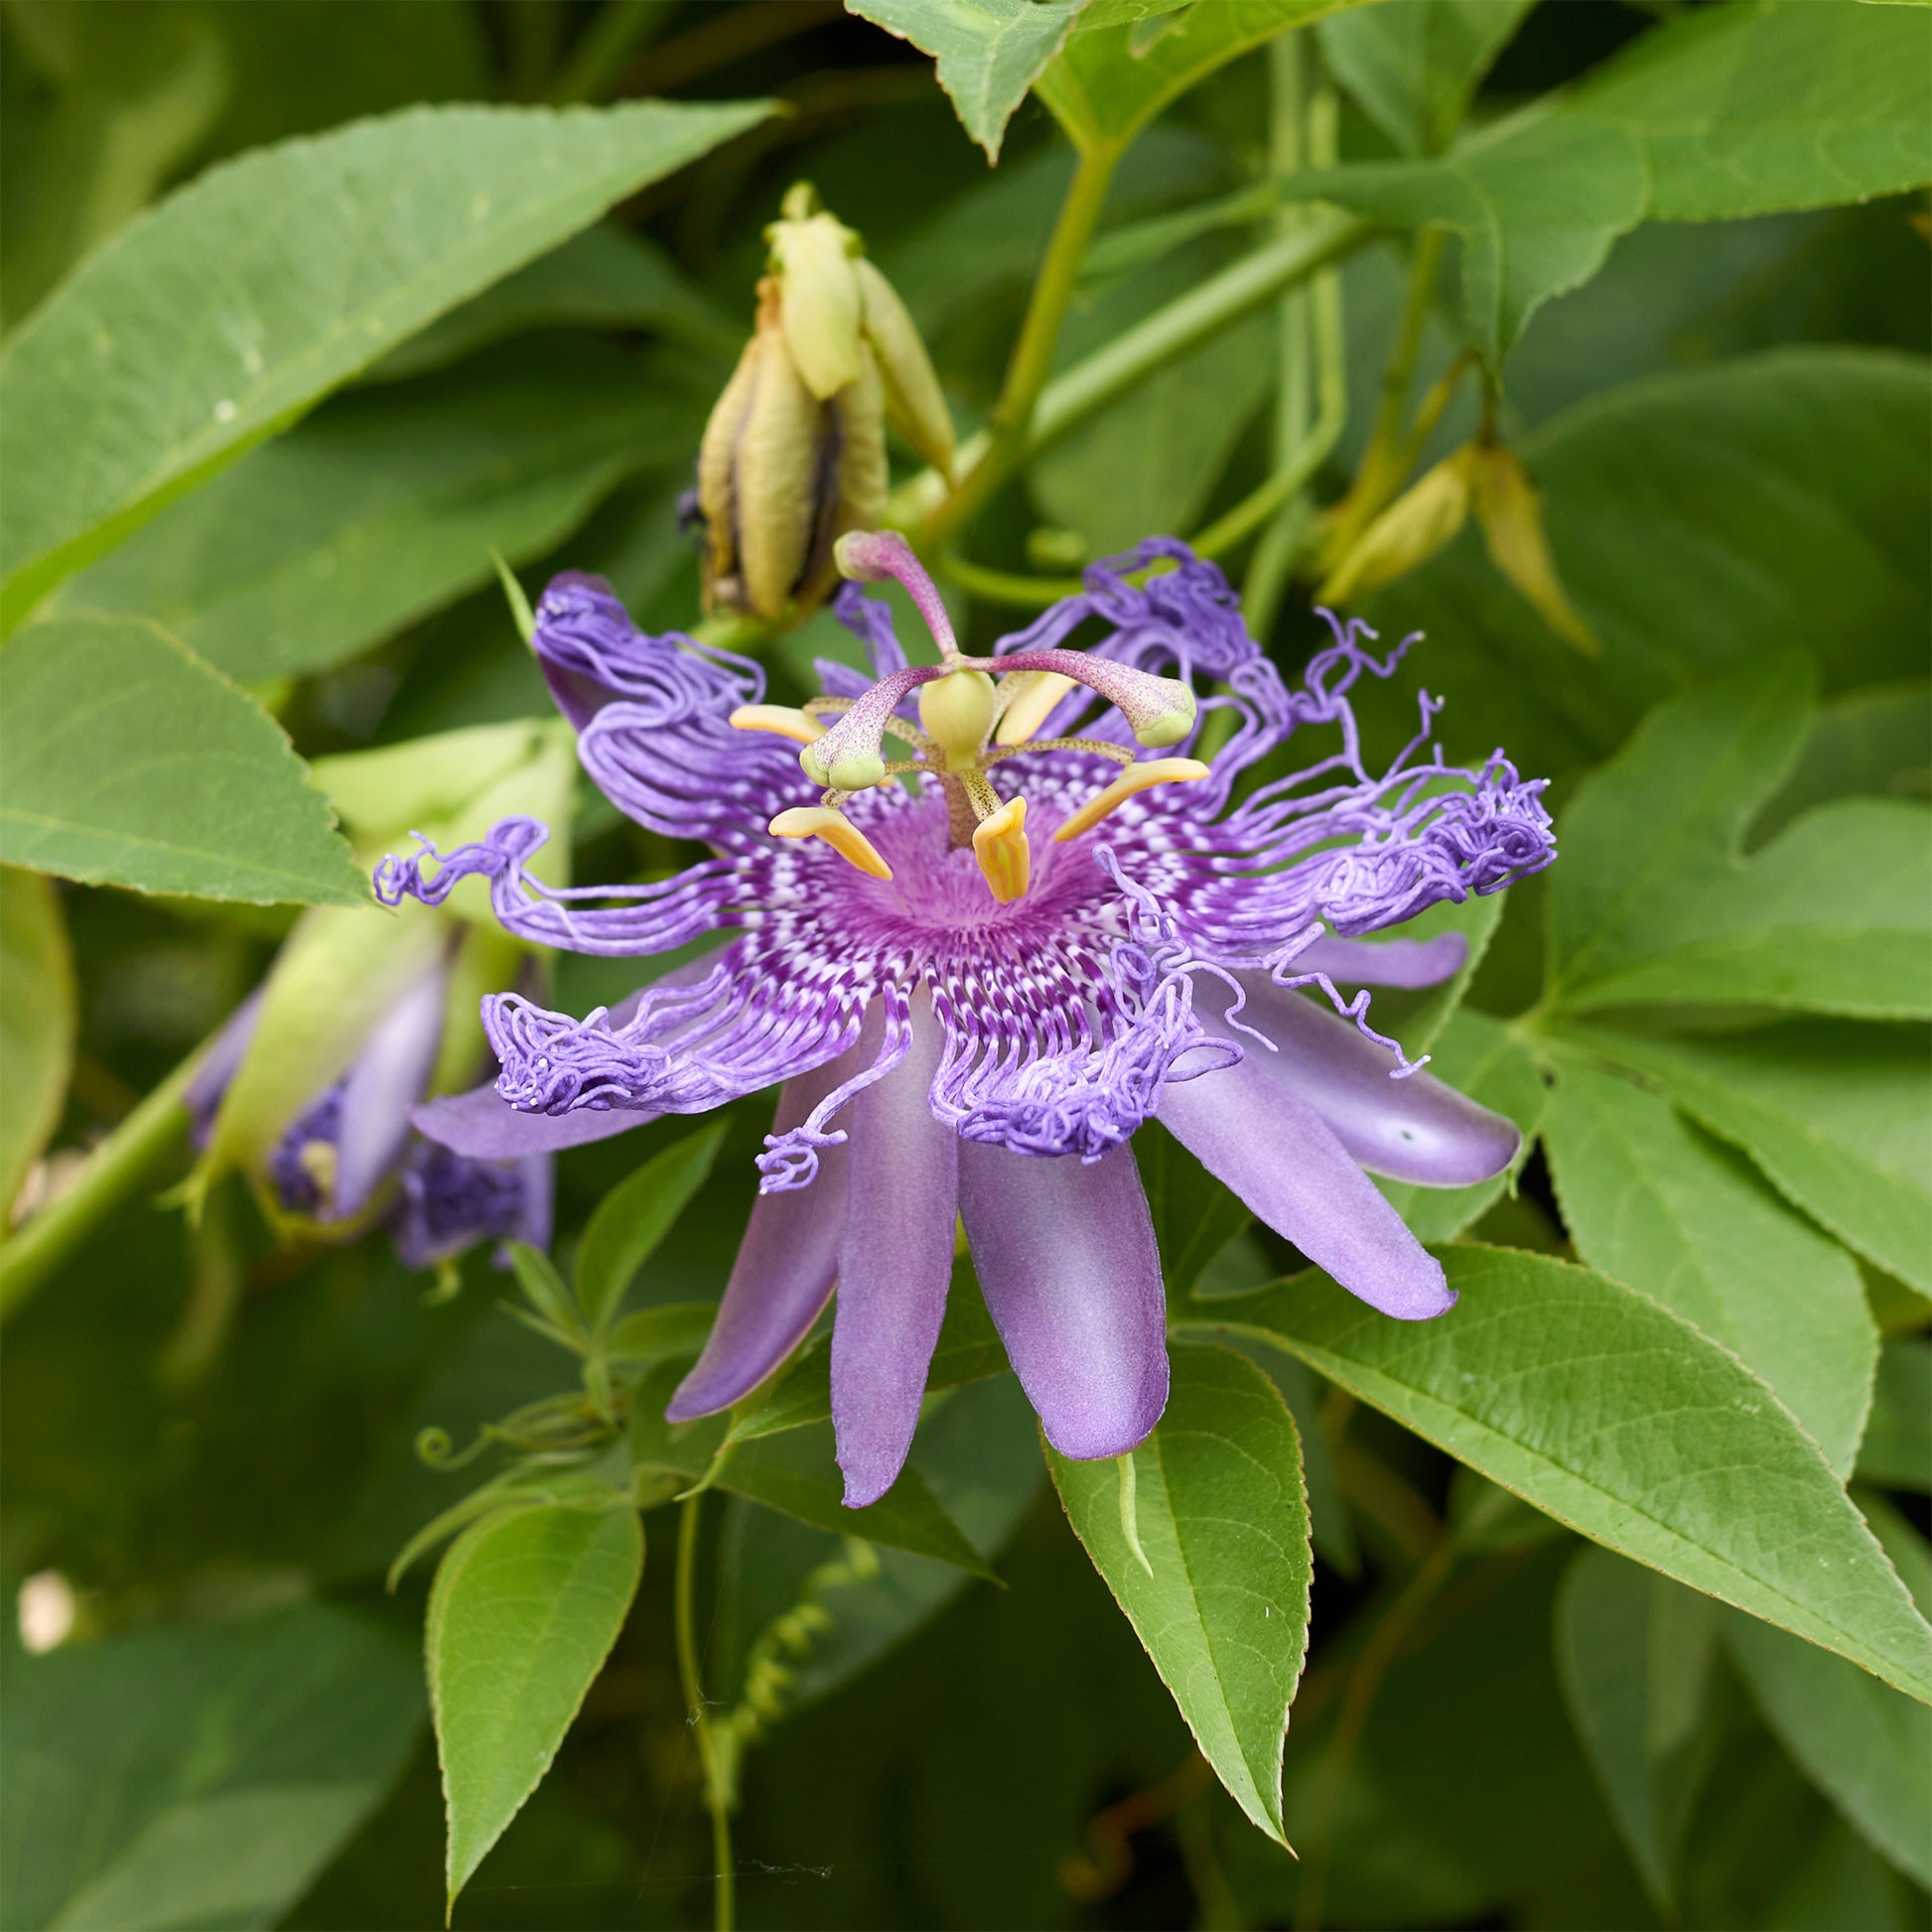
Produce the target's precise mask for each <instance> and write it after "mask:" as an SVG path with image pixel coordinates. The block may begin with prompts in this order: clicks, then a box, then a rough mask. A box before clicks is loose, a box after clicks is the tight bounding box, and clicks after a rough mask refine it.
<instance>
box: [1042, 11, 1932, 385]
mask: <svg viewBox="0 0 1932 1932" xmlns="http://www.w3.org/2000/svg"><path fill="white" fill-rule="evenodd" d="M1359 31H1361V32H1367V31H1368V30H1367V29H1366V27H1364V28H1362V29H1360V30H1359ZM1050 78H1051V76H1050V75H1049V76H1048V79H1049V80H1050ZM1049 97H1050V96H1049ZM1927 181H1932V23H1928V22H1926V21H1924V20H1922V19H1918V18H1914V17H1912V16H1910V15H1906V14H1903V13H1887V12H1886V10H1884V9H1880V8H1865V9H1863V10H1860V9H1853V8H1845V7H1836V8H1824V7H1820V6H1816V5H1813V4H1810V0H1739V3H1738V4H1733V5H1728V6H1721V7H1710V8H1700V9H1699V10H1698V11H1697V12H1696V14H1695V15H1686V16H1685V17H1684V18H1683V19H1681V20H1677V21H1673V22H1670V23H1668V24H1667V25H1665V26H1662V27H1660V28H1658V29H1657V30H1655V31H1654V32H1653V33H1651V34H1649V35H1646V36H1645V37H1644V39H1643V40H1641V41H1640V42H1638V43H1637V45H1636V46H1635V47H1633V48H1632V49H1630V50H1629V51H1628V52H1627V53H1625V54H1623V55H1622V56H1620V57H1618V58H1617V59H1616V60H1614V61H1612V62H1610V63H1609V64H1608V65H1607V66H1606V67H1605V68H1604V69H1601V70H1600V71H1599V72H1598V73H1596V74H1595V75H1593V76H1592V77H1591V78H1590V79H1589V80H1587V82H1585V84H1584V85H1583V86H1582V87H1580V88H1578V89H1577V90H1576V91H1575V92H1574V93H1572V94H1570V95H1568V96H1567V97H1555V98H1547V99H1544V100H1539V101H1537V102H1535V103H1533V104H1532V105H1531V106H1529V107H1528V108H1526V109H1525V110H1524V111H1523V112H1522V113H1521V114H1519V115H1516V116H1515V117H1513V118H1511V119H1509V120H1506V121H1503V122H1500V123H1498V124H1497V125H1495V126H1494V127H1490V128H1485V129H1483V130H1481V131H1480V132H1479V133H1476V134H1474V135H1472V136H1470V137H1469V138H1467V139H1466V140H1464V141H1462V142H1461V143H1459V144H1458V145H1457V146H1456V147H1455V148H1453V149H1452V150H1451V151H1450V152H1449V154H1447V155H1445V156H1443V157H1442V158H1441V159H1440V160H1436V161H1425V162H1395V163H1383V162H1363V163H1356V164H1354V165H1351V166H1348V167H1344V168H1339V169H1333V170H1328V171H1324V172H1322V173H1320V174H1316V175H1310V176H1306V177H1303V178H1302V180H1301V182H1300V183H1299V184H1298V185H1299V187H1300V188H1301V189H1302V190H1303V191H1305V192H1306V193H1307V194H1309V195H1310V196H1311V197H1314V198H1316V199H1320V200H1324V201H1331V202H1337V203H1339V204H1341V205H1342V206H1343V207H1352V208H1356V209H1358V210H1360V211H1361V212H1363V213H1367V214H1374V215H1378V216H1381V217H1383V218H1385V219H1388V220H1392V221H1398V222H1402V223H1405V224H1410V225H1434V224H1441V225H1445V226H1448V227H1450V228H1453V229H1454V230H1455V231H1456V232H1457V234H1458V235H1460V237H1461V241H1462V249H1463V293H1464V298H1465V301H1466V306H1467V309H1468V319H1469V322H1470V325H1471V327H1472V329H1473V331H1474V335H1475V340H1476V342H1477V344H1478V345H1479V346H1480V347H1481V348H1482V350H1483V353H1484V354H1485V355H1486V356H1487V357H1488V358H1489V359H1490V360H1491V362H1492V363H1493V362H1496V361H1499V360H1500V359H1501V357H1502V356H1504V355H1506V354H1507V353H1508V351H1509V349H1510V348H1511V347H1512V346H1513V345H1514V343H1515V341H1516V338H1517V337H1518V336H1519V335H1520V334H1521V333H1522V330H1523V327H1524V325H1525V324H1526V323H1527V322H1528V320H1529V319H1530V317H1531V316H1532V315H1533V314H1534V313H1535V312H1536V310H1537V309H1538V308H1540V307H1541V306H1542V304H1543V303H1544V302H1546V301H1548V300H1549V299H1550V297H1552V296H1553V295H1559V294H1561V293H1563V291H1564V290H1566V289H1572V288H1576V287H1578V286H1579V285H1580V284H1581V283H1583V282H1585V281H1587V280H1588V279H1589V277H1590V276H1592V275H1594V274H1595V272H1596V271H1597V269H1599V268H1600V267H1601V266H1602V265H1603V262H1604V259H1605V257H1606V256H1607V255H1608V253H1609V248H1610V244H1611V242H1612V241H1614V240H1615V239H1616V237H1617V236H1618V235H1619V234H1621V233H1623V232H1624V231H1625V230H1626V229H1628V228H1631V227H1634V226H1635V225H1636V223H1637V222H1638V221H1639V220H1641V219H1642V218H1643V217H1644V216H1645V215H1646V214H1648V215H1652V216H1656V217H1659V218H1665V219H1679V220H1716V219H1719V218H1724V217H1730V216H1736V215H1744V214H1766V213H1770V212H1773V211H1774V210H1777V209H1781V208H1805V207H1825V206H1829V205H1833V204H1837V203H1841V202H1857V201H1864V200H1867V199H1868V198H1870V197H1871V196H1874V195H1884V194H1892V193H1896V192H1898V191H1900V190H1903V189H1908V188H1915V187H1918V186H1920V185H1921V184H1923V183H1925V182H1927Z"/></svg>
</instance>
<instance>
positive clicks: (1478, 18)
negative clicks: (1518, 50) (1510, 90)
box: [1315, 0, 1536, 155]
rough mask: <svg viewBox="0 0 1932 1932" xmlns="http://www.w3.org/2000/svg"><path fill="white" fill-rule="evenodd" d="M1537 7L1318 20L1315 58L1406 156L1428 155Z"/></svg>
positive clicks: (1417, 7) (1448, 6)
mask: <svg viewBox="0 0 1932 1932" xmlns="http://www.w3.org/2000/svg"><path fill="white" fill-rule="evenodd" d="M1535 4H1536V0H1381V3H1380V4H1379V5H1377V6H1373V7H1353V8H1350V9H1349V10H1348V11H1347V12H1346V13H1342V14H1337V15H1335V16H1334V17H1333V18H1332V19H1328V20H1324V21H1323V22H1322V23H1321V25H1320V26H1319V27H1318V28H1317V29H1316V30H1315V31H1316V34H1317V35H1318V37H1319V39H1320V42H1321V58H1322V59H1323V60H1324V61H1325V62H1326V63H1327V65H1328V68H1329V70H1330V71H1331V72H1332V73H1333V74H1334V75H1335V77H1336V78H1337V79H1338V80H1339V81H1340V82H1341V84H1342V85H1343V86H1344V87H1346V88H1347V89H1348V91H1349V92H1350V93H1351V94H1353V95H1354V96H1355V98H1356V100H1357V101H1359V102H1360V103H1361V105H1362V107H1363V109H1364V111H1365V112H1366V113H1367V114H1368V115H1369V117H1370V118H1371V119H1372V120H1373V121H1374V122H1375V124H1376V125H1377V126H1378V127H1379V128H1381V130H1382V132H1383V133H1384V134H1386V135H1387V136H1388V137H1389V139H1390V140H1391V141H1393V142H1394V143H1395V144H1396V146H1397V147H1398V148H1400V149H1401V150H1402V151H1403V153H1405V154H1412V155H1421V154H1434V153H1435V152H1436V151H1437V150H1438V149H1440V148H1441V147H1442V146H1443V144H1444V143H1445V142H1446V141H1448V139H1449V136H1450V135H1451V134H1453V133H1454V132H1455V130H1456V127H1457V125H1458V124H1459V123H1460V121H1461V119H1462V115H1463V112H1464V110H1465V109H1466V108H1467V107H1468V104H1469V98H1470V96H1471V95H1472V94H1473V93H1474V92H1475V90H1476V86H1477V84H1478V83H1479V82H1480V81H1481V79H1482V76H1483V75H1484V74H1485V73H1487V72H1488V71H1489V66H1490V63H1491V62H1492V61H1494V60H1495V58H1496V56H1497V55H1498V54H1500V53H1501V52H1502V50H1503V48H1504V47H1505V46H1507V45H1508V43H1509V40H1510V37H1511V36H1512V35H1513V34H1514V33H1515V32H1516V29H1517V28H1518V27H1519V26H1520V25H1521V24H1522V19H1523V16H1524V15H1525V14H1526V13H1528V12H1529V10H1530V8H1531V7H1532V6H1534V5H1535Z"/></svg>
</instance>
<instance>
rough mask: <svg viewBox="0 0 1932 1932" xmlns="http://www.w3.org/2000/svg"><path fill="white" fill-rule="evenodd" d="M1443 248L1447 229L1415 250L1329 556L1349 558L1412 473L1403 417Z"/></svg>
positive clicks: (1422, 238) (1422, 239) (1430, 231)
mask: <svg viewBox="0 0 1932 1932" xmlns="http://www.w3.org/2000/svg"><path fill="white" fill-rule="evenodd" d="M1443 245H1444V230H1443V229H1441V228H1424V229H1422V230H1421V231H1420V232H1419V233H1418V234H1417V236H1416V245H1415V249H1414V252H1413V253H1412V254H1411V256H1410V258H1409V292H1408V294H1407V296H1406V297H1405V299H1404V301H1403V305H1402V321H1401V324H1400V326H1399V328H1398V329H1397V331H1396V339H1395V346H1394V348H1393V349H1392V350H1391V351H1390V354H1389V360H1388V366H1387V367H1386V368H1384V369H1383V371H1382V387H1381V394H1380V396H1379V397H1378V398H1377V401H1376V405H1375V421H1374V424H1373V426H1372V427H1371V429H1370V431H1369V438H1368V447H1367V448H1366V449H1365V450H1364V451H1363V452H1362V461H1361V464H1360V467H1359V468H1358V469H1357V470H1356V472H1355V481H1354V482H1353V483H1351V484H1350V485H1349V489H1348V494H1347V495H1346V496H1345V497H1343V499H1342V501H1341V503H1340V504H1339V505H1338V506H1337V509H1336V513H1335V522H1334V527H1333V529H1332V531H1331V532H1330V534H1329V539H1328V548H1327V551H1326V554H1327V556H1328V557H1330V558H1331V559H1339V558H1341V557H1344V556H1346V555H1347V554H1348V552H1349V551H1350V550H1351V549H1353V548H1354V545H1355V539H1356V538H1357V537H1359V536H1360V535H1361V533H1362V532H1363V531H1364V530H1365V529H1367V528H1368V526H1369V524H1370V523H1371V522H1373V521H1374V519H1375V517H1376V515H1377V513H1378V512H1379V511H1380V510H1381V509H1382V507H1383V506H1384V505H1385V504H1386V503H1387V502H1388V501H1389V499H1390V498H1391V497H1392V496H1393V495H1394V494H1395V492H1396V490H1397V489H1398V488H1399V487H1400V486H1401V483H1402V479H1403V477H1404V476H1405V475H1406V474H1407V469H1406V466H1405V463H1404V456H1405V454H1406V442H1405V439H1404V437H1403V434H1402V419H1403V417H1404V416H1405V415H1407V414H1408V410H1409V388H1410V384H1411V383H1412V382H1413V380H1414V378H1415V371H1416V357H1417V356H1418V355H1419V354H1420V353H1421V352H1422V339H1423V331H1424V329H1425V328H1426V326H1427V325H1428V322H1429V311H1430V305H1431V304H1432V303H1433V302H1434V300H1435V298H1436V281H1437V276H1438V274H1439V273H1440V271H1441V268H1442V263H1443Z"/></svg>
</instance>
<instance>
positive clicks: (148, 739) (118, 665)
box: [0, 614, 369, 905]
mask: <svg viewBox="0 0 1932 1932" xmlns="http://www.w3.org/2000/svg"><path fill="white" fill-rule="evenodd" d="M0 834H3V835H4V838H5V841H6V843H5V857H6V860H7V863H8V864H10V865H18V866H30V867H32V868H33V869H34V870H35V871H37V872H55V873H60V874H61V875H62V876H63V877H65V878H69V879H80V880H85V881H86V882H87V883H88V884H89V885H112V886H131V887H133V888H134V889H135V890H136V891H138V892H144V893H186V894H192V895H195V896H196V897H203V898H244V899H253V900H255V901H257V902H258V903H268V902H274V901H277V900H284V901H287V900H292V901H295V902H298V903H310V904H327V905H365V904H367V903H368V902H369V888H368V882H367V881H366V879H365V878H364V877H363V875H362V873H361V872H360V871H359V870H358V869H357V867H356V865H355V863H354V860H353V859H352V858H351V856H350V854H349V849H348V846H347V845H346V843H345V841H344V840H343V838H342V837H341V835H340V834H339V833H338V832H337V831H336V829H335V825H334V821H333V817H332V814H331V812H330V809H329V801H328V800H327V799H326V798H325V797H324V796H323V795H322V793H321V792H320V791H319V790H318V789H317V788H316V787H315V786H314V785H313V784H311V783H310V781H309V775H308V772H307V769H306V768H305V766H304V765H303V763H302V760H301V759H298V758H297V757H296V756H295V753H294V752H293V750H291V748H290V746H289V741H288V739H287V738H286V737H285V736H284V734H283V732H282V730H281V727H280V726H278V725H277V724H276V723H275V722H274V720H273V719H271V718H269V717H268V715H267V714H266V713H265V712H263V711H262V710H261V708H260V707H259V706H258V705H257V704H256V703H255V702H254V700H253V699H252V698H250V697H248V696H246V695H245V694H244V693H243V692H240V691H238V690H236V689H235V687H234V686H233V685H232V684H230V683H229V682H228V681H227V679H225V678H224V677H222V676H221V675H220V673H219V672H218V671H214V670H211V669H209V667H208V666H207V665H206V664H204V663H203V662H202V660H201V659H200V658H199V657H197V656H196V655H195V654H194V653H193V652H192V651H190V650H188V649H186V648H185V647H184V646H183V645H181V644H180V643H178V642H177V641H176V640H175V639H174V638H173V637H171V636H169V635H168V633H167V632H166V631H165V630H162V629H161V628H160V627H159V626H158V625H156V624H152V623H147V622H144V621H141V620H140V619H137V618H113V617H85V616H81V615H78V614H75V615H73V616H69V617H58V618H53V619H50V620H49V621H47V622H45V623H39V624H36V625H34V626H33V628H32V629H31V630H29V631H27V632H26V633H24V634H23V635H21V636H19V637H16V638H15V639H14V640H13V642H12V643H10V644H9V645H8V646H7V648H6V650H5V651H4V652H0Z"/></svg>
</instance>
